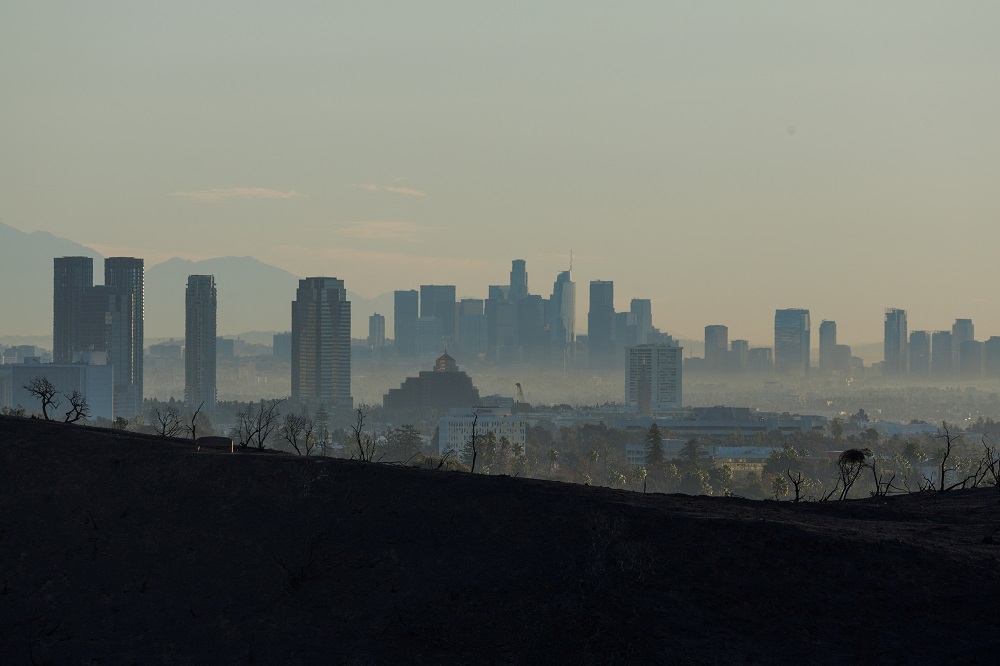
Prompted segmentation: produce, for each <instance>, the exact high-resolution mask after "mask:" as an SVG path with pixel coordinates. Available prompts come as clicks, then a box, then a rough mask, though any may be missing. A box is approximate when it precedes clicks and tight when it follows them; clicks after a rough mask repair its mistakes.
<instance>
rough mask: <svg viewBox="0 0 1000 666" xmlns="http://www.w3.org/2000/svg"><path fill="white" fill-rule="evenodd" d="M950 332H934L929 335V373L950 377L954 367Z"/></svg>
mask: <svg viewBox="0 0 1000 666" xmlns="http://www.w3.org/2000/svg"><path fill="white" fill-rule="evenodd" d="M952 347H953V346H952V340H951V331H934V332H933V333H932V334H931V373H932V374H935V375H950V374H951V372H952V368H953V367H955V362H954V354H953V353H952Z"/></svg>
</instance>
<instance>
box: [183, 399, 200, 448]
mask: <svg viewBox="0 0 1000 666" xmlns="http://www.w3.org/2000/svg"><path fill="white" fill-rule="evenodd" d="M204 406H205V401H204V400H202V401H201V404H200V405H198V409H196V410H194V414H192V415H191V423H190V424H189V425H185V426H184V429H185V430H187V431H188V432H189V433H191V439H198V415H199V414H201V408H202V407H204Z"/></svg>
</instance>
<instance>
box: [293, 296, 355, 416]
mask: <svg viewBox="0 0 1000 666" xmlns="http://www.w3.org/2000/svg"><path fill="white" fill-rule="evenodd" d="M292 397H293V398H297V399H299V400H316V401H318V402H320V403H322V404H332V405H333V406H334V407H339V408H345V409H351V408H352V407H353V400H352V399H351V302H350V301H349V300H347V290H346V289H344V281H343V280H338V279H337V278H330V277H310V278H306V279H304V280H299V287H298V289H297V290H296V292H295V301H293V302H292Z"/></svg>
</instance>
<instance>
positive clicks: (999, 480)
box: [979, 433, 1000, 490]
mask: <svg viewBox="0 0 1000 666" xmlns="http://www.w3.org/2000/svg"><path fill="white" fill-rule="evenodd" d="M988 435H989V433H983V438H982V442H983V449H984V453H983V460H982V462H981V463H980V465H979V466H980V469H981V470H982V471H981V474H982V480H986V481H988V482H989V483H990V485H992V486H993V487H994V488H996V489H997V490H1000V457H998V452H997V447H996V445H993V446H990V444H989V440H988Z"/></svg>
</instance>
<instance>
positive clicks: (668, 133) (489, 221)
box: [0, 0, 1000, 345]
mask: <svg viewBox="0 0 1000 666" xmlns="http://www.w3.org/2000/svg"><path fill="white" fill-rule="evenodd" d="M997 25H1000V5H997V4H996V3H939V2H936V3H930V2H915V1H913V0H908V1H907V2H880V3H846V4H845V3H832V4H817V3H802V2H792V1H788V2H778V1H773V0H772V1H767V2H756V3H745V2H717V3H665V2H629V3H606V2H601V3H596V2H581V1H579V0H574V1H573V2H568V1H566V2H546V3H538V2H503V3H492V4H486V3H460V2H421V3H397V2H388V3H385V2H383V3H362V2H336V3H323V2H293V3H213V2H208V3H206V2H169V3H145V2H141V3H137V2H124V1H113V2H103V3H56V2H13V1H12V2H7V3H5V4H4V8H3V9H2V10H0V90H2V91H3V92H2V94H0V220H2V221H3V222H5V223H7V224H9V225H11V226H13V227H15V228H17V229H21V230H24V231H36V230H45V231H49V232H51V233H53V234H56V235H58V236H63V237H66V238H69V239H72V240H74V241H77V242H79V243H83V244H85V245H88V246H90V247H92V248H94V249H95V250H97V251H99V252H101V253H102V254H104V255H131V256H137V257H144V258H145V259H146V266H147V268H148V267H150V266H152V265H155V264H156V263H158V262H160V261H163V260H166V259H168V258H170V257H183V258H189V259H205V258H209V257H217V256H227V255H236V256H244V255H250V256H253V257H256V258H258V259H260V260H261V261H264V262H267V263H270V264H273V265H275V266H279V267H281V268H284V269H286V270H288V271H291V272H292V273H294V274H296V275H298V276H306V275H328V276H337V277H339V278H341V279H343V280H344V281H345V283H346V285H347V288H348V289H350V290H351V291H353V292H356V293H359V294H362V295H364V296H366V297H374V296H377V295H379V294H382V293H385V292H389V291H392V290H394V289H414V288H417V287H418V285H420V284H456V285H457V286H458V289H457V291H458V295H459V297H462V296H469V297H477V298H484V297H485V296H486V289H487V285H489V284H502V283H506V282H507V281H508V273H509V271H510V261H511V259H514V258H523V259H526V260H527V266H528V272H529V276H530V282H529V286H530V289H531V291H532V292H533V293H542V294H544V295H546V296H547V295H548V294H549V293H550V292H551V290H552V283H553V281H554V280H555V277H556V274H557V272H558V271H561V270H565V269H567V268H568V267H569V263H570V252H571V251H572V253H573V278H574V280H575V281H576V283H577V285H578V288H577V308H576V313H577V319H578V326H577V332H578V333H584V332H586V321H587V317H586V313H587V288H586V285H587V283H588V282H589V281H590V280H596V279H601V280H613V281H614V282H615V300H616V305H617V307H618V308H619V309H627V308H628V303H629V301H630V299H632V298H650V299H652V304H653V306H652V309H653V322H654V324H655V325H656V326H658V327H660V328H661V329H663V330H665V331H668V332H670V333H672V334H673V335H675V336H677V337H693V338H699V339H700V338H701V336H702V330H703V327H704V326H705V325H708V324H726V325H728V326H729V329H730V335H731V337H733V338H747V339H750V340H751V341H752V342H754V343H755V344H768V345H769V344H771V342H772V341H773V323H774V322H773V316H774V310H775V309H776V308H792V307H801V308H808V309H810V311H811V313H812V317H813V322H814V324H813V326H814V328H815V326H817V325H818V323H819V321H820V320H821V319H835V320H837V322H838V325H839V334H840V338H841V340H842V341H843V342H846V343H867V342H874V341H879V340H881V339H882V328H883V309H884V308H886V307H898V308H904V309H906V310H907V311H908V313H909V326H910V329H911V330H912V329H945V328H949V327H950V326H951V324H952V322H953V321H954V319H955V318H956V317H968V318H972V319H973V320H974V321H975V323H976V329H977V335H978V337H979V338H980V339H985V338H986V337H988V336H990V335H1000V309H998V308H996V307H995V305H994V303H993V300H994V294H993V292H994V283H995V261H994V257H995V245H996V241H997V240H998V238H1000V231H998V227H997V224H996V216H997V209H998V208H997V204H998V195H997V187H996V183H995V180H996V174H997V173H998V172H1000V129H998V125H997V121H996V119H997V118H998V117H1000V86H998V85H997V63H998V62H1000V42H998V40H997V39H996V35H995V32H996V26H997ZM46 270H50V268H47V269H46ZM0 271H2V268H0ZM3 279H4V281H5V282H7V281H8V280H11V279H13V277H12V276H9V275H3ZM181 288H182V287H181ZM293 297H294V294H292V293H289V295H288V300H289V302H290V301H291V300H292V298H293ZM155 307H156V304H155V303H147V304H146V308H147V310H149V309H151V308H155ZM368 314H370V313H368V312H356V313H355V316H356V317H358V318H365V319H366V318H367V315H368ZM287 327H288V323H287V322H261V325H260V328H261V329H269V328H270V329H276V330H280V329H283V328H287ZM178 330H180V329H178ZM980 331H981V332H982V333H981V334H980Z"/></svg>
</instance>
